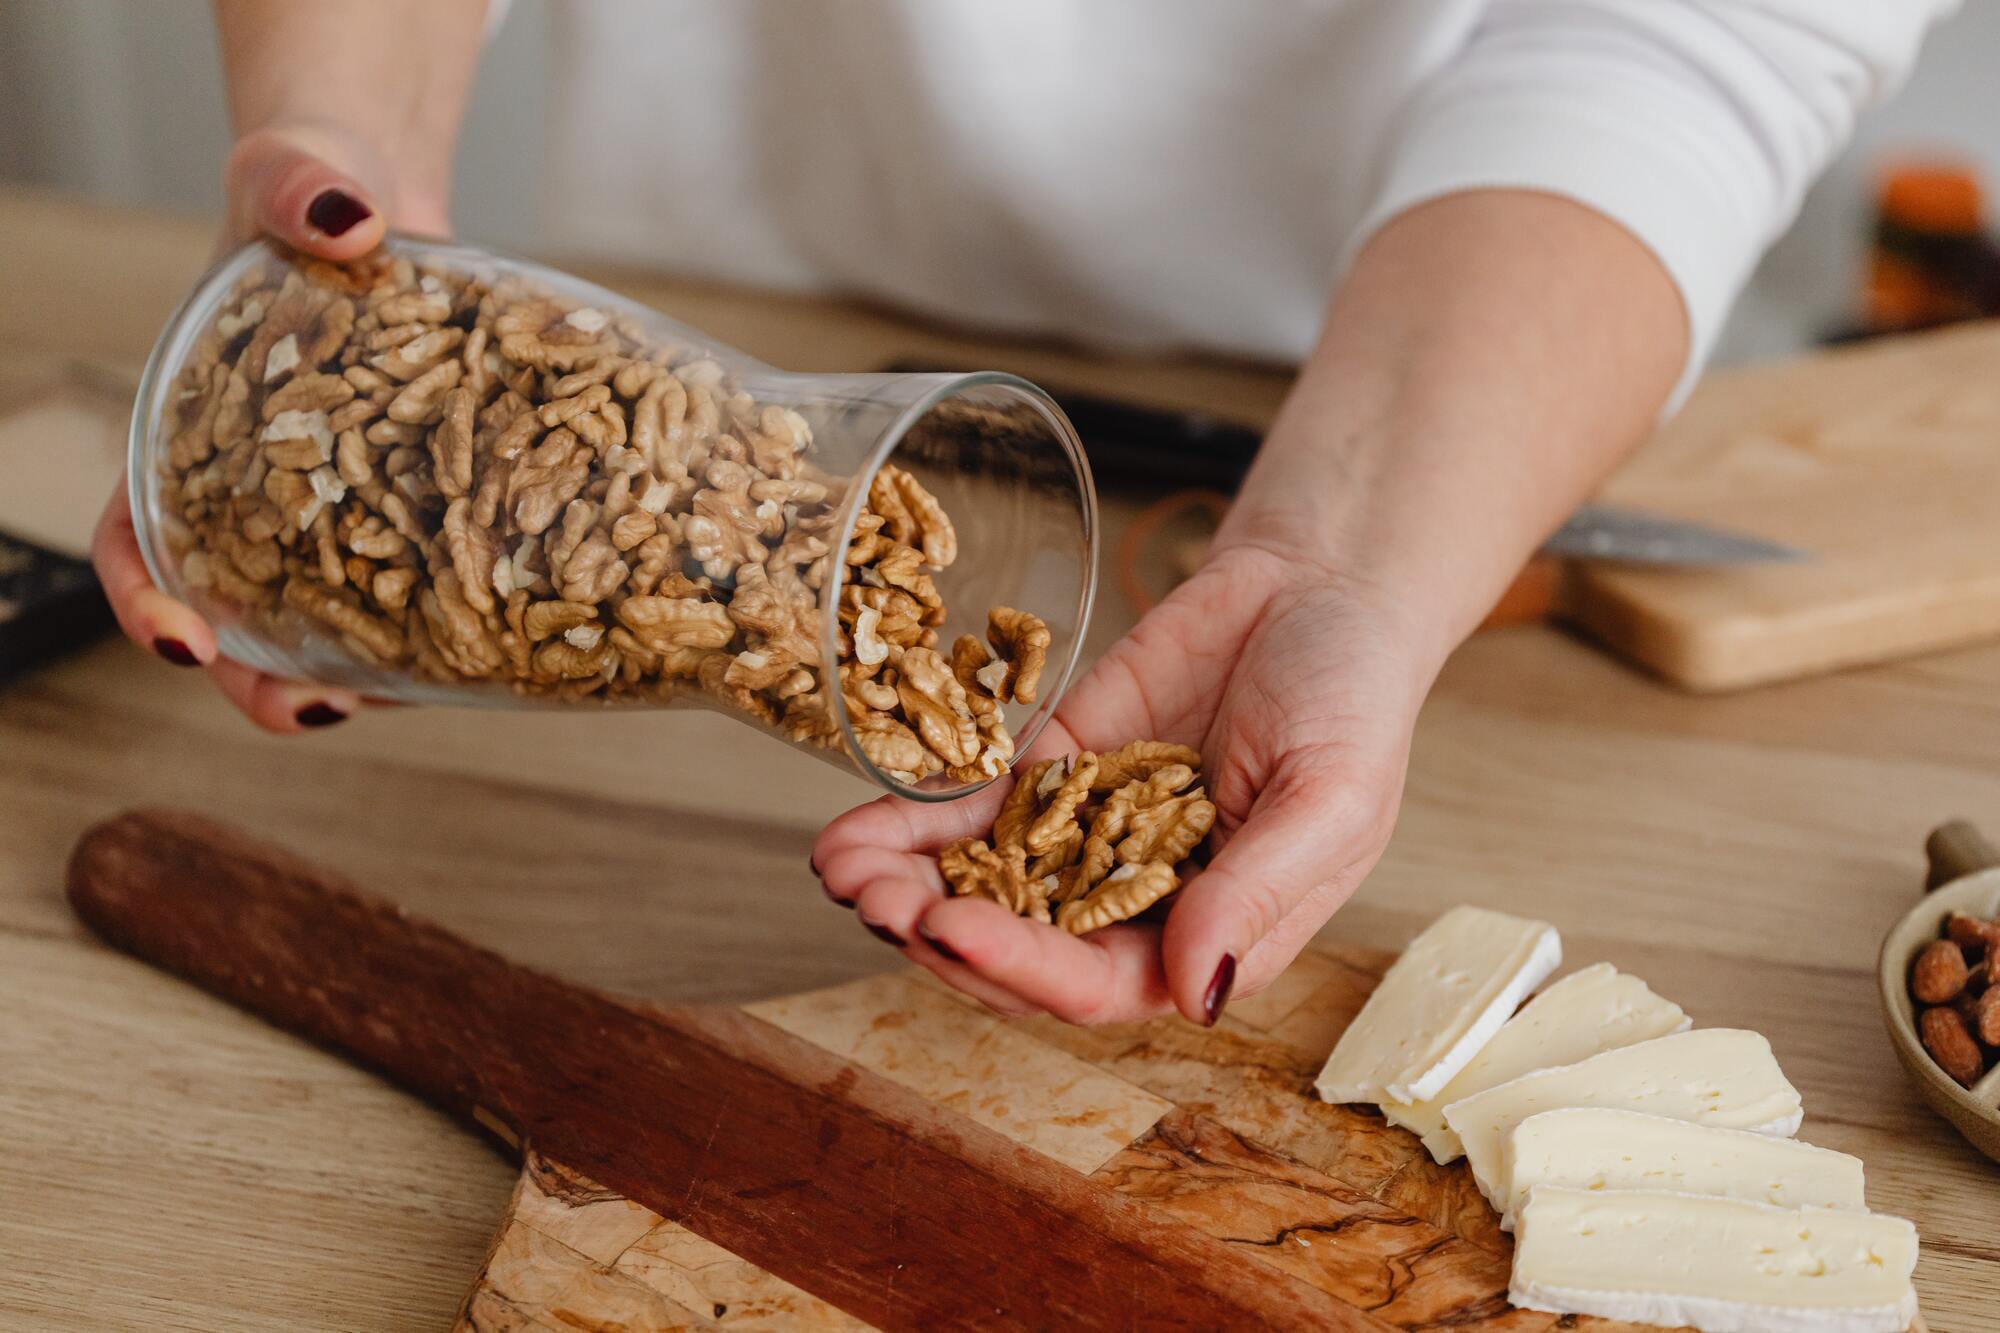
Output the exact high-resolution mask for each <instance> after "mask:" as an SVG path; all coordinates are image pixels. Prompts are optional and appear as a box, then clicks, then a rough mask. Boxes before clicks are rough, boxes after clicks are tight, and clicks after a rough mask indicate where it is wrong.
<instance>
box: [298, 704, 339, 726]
mask: <svg viewBox="0 0 2000 1333" xmlns="http://www.w3.org/2000/svg"><path fill="white" fill-rule="evenodd" d="M292 716H293V717H295V718H297V719H298V720H299V725H300V726H302V727H330V726H332V725H333V724H334V723H336V722H345V721H347V714H345V713H343V712H341V711H340V710H339V709H338V708H335V707H334V706H333V705H332V704H329V703H316V704H307V705H306V706H305V707H304V708H301V709H300V710H299V711H298V712H296V713H294V714H292Z"/></svg>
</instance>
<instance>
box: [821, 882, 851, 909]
mask: <svg viewBox="0 0 2000 1333" xmlns="http://www.w3.org/2000/svg"><path fill="white" fill-rule="evenodd" d="M819 891H820V892H821V893H824V894H825V895H826V896H827V898H828V899H829V900H830V901H831V902H832V903H833V905H834V906H835V907H845V908H847V909H848V910H849V911H850V912H851V911H853V910H854V899H852V898H843V897H841V896H840V895H839V894H837V893H835V892H834V891H833V890H832V889H829V888H828V887H827V886H826V885H824V884H822V885H820V886H819Z"/></svg>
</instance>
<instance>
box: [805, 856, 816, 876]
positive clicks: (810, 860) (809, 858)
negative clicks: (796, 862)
mask: <svg viewBox="0 0 2000 1333" xmlns="http://www.w3.org/2000/svg"><path fill="white" fill-rule="evenodd" d="M806 864H807V865H809V866H811V867H812V872H813V874H814V875H815V876H817V875H818V874H819V858H818V857H817V856H814V855H813V854H812V853H810V852H808V853H806Z"/></svg>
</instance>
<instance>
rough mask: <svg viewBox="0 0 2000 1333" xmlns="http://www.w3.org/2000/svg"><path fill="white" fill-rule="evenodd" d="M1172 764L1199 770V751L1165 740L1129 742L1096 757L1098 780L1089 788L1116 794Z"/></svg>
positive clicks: (1183, 784)
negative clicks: (1128, 785) (1131, 783)
mask: <svg viewBox="0 0 2000 1333" xmlns="http://www.w3.org/2000/svg"><path fill="white" fill-rule="evenodd" d="M1175 764H1181V765H1185V766H1186V767H1187V768H1189V769H1199V768H1200V767H1201V751H1199V750H1197V749H1195V748H1194V747H1193V746H1189V745H1174V744H1172V743H1170V742H1167V741H1132V742H1129V743H1128V744H1125V745H1122V746H1120V747H1119V748H1118V749H1116V750H1113V751H1112V752H1111V753H1110V754H1103V755H1099V756H1098V757H1097V778H1096V780H1095V781H1094V782H1093V783H1092V784H1091V786H1092V789H1093V790H1094V791H1099V792H1108V791H1116V790H1117V789H1118V788H1120V787H1123V786H1124V785H1125V784H1126V783H1128V782H1139V781H1143V780H1145V779H1147V778H1150V777H1152V776H1153V774H1155V773H1157V772H1159V771H1160V770H1161V769H1163V768H1168V767H1170V766H1172V765H1175ZM1181 785H1182V786H1185V785H1186V784H1185V783H1182V784H1181Z"/></svg>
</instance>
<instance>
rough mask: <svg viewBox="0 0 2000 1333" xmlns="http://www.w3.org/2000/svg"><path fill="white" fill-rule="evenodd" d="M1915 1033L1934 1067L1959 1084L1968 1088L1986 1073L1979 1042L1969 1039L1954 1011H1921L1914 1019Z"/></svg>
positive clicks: (1961, 1021)
mask: <svg viewBox="0 0 2000 1333" xmlns="http://www.w3.org/2000/svg"><path fill="white" fill-rule="evenodd" d="M1917 1031H1918V1034H1919V1035H1920V1036H1921V1037H1922V1039H1923V1043H1924V1049H1925V1050H1926V1051H1929V1052H1930V1055H1931V1059H1933V1060H1935V1061H1937V1064H1938V1068H1939V1069H1942V1070H1944V1072H1945V1073H1946V1074H1948V1075H1950V1076H1951V1077H1952V1078H1953V1079H1955V1080H1957V1081H1958V1082H1959V1083H1960V1084H1961V1085H1963V1086H1965V1087H1968V1088H1969V1087H1971V1086H1972V1085H1973V1084H1974V1083H1977V1082H1978V1081H1979V1076H1980V1075H1981V1074H1983V1073H1984V1072H1986V1057H1985V1056H1983V1055H1981V1054H1980V1051H1979V1043H1978V1042H1976V1041H1974V1040H1973V1039H1972V1033H1971V1032H1969V1031H1967V1030H1966V1026H1965V1019H1964V1018H1962V1017H1960V1015H1959V1013H1958V1011H1957V1010H1955V1009H1947V1008H1943V1007H1939V1008H1935V1009H1926V1010H1924V1012H1923V1014H1922V1015H1921V1016H1920V1017H1919V1018H1918V1020H1917Z"/></svg>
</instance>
